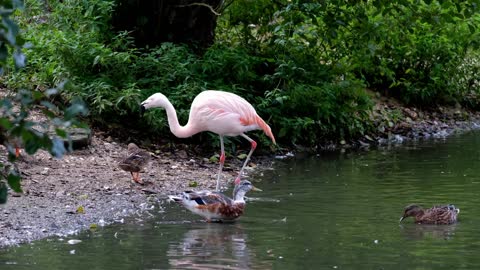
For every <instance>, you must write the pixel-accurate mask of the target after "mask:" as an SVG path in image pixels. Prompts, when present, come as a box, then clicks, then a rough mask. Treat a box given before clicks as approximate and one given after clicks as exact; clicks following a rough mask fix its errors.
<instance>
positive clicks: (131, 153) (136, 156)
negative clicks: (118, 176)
mask: <svg viewBox="0 0 480 270" xmlns="http://www.w3.org/2000/svg"><path fill="white" fill-rule="evenodd" d="M149 161H150V153H148V152H147V151H145V150H143V149H140V148H139V147H138V146H137V145H136V144H134V143H129V144H128V153H127V156H126V157H125V158H124V159H123V160H122V161H120V163H119V164H118V166H119V167H120V168H121V169H122V170H124V171H127V172H130V173H131V174H132V177H133V180H134V181H135V182H137V183H142V181H141V180H140V171H141V170H142V169H143V168H144V167H145V166H146V165H147V164H148V162H149Z"/></svg>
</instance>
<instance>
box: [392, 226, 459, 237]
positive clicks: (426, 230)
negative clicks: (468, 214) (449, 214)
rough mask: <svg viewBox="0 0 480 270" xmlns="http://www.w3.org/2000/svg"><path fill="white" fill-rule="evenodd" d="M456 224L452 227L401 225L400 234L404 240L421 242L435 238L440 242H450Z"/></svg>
mask: <svg viewBox="0 0 480 270" xmlns="http://www.w3.org/2000/svg"><path fill="white" fill-rule="evenodd" d="M457 226H458V225H457V224H452V225H428V224H408V225H404V224H401V225H400V228H401V232H402V234H403V235H404V236H405V238H406V239H409V240H423V239H425V238H435V239H440V240H452V239H453V237H454V236H455V229H456V228H457Z"/></svg>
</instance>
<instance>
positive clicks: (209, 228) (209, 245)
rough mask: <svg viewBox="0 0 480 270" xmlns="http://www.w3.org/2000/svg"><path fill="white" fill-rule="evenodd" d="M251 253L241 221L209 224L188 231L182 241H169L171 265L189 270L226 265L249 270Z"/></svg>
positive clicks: (168, 252)
mask: <svg viewBox="0 0 480 270" xmlns="http://www.w3.org/2000/svg"><path fill="white" fill-rule="evenodd" d="M251 256H252V254H251V252H250V250H249V249H248V245H247V234H246V233H245V232H244V230H243V229H242V228H241V224H211V223H206V224H204V225H203V226H202V227H200V228H194V229H191V230H189V231H187V232H186V233H185V234H184V235H183V238H182V239H181V241H179V242H176V243H170V245H169V248H168V251H167V257H168V258H169V263H170V265H171V266H173V267H175V268H178V267H180V268H186V269H193V268H195V269H224V268H225V267H226V266H227V265H228V266H229V267H228V268H229V269H248V268H250V266H251ZM205 258H213V260H212V261H208V260H205ZM214 260H216V263H215V261H214Z"/></svg>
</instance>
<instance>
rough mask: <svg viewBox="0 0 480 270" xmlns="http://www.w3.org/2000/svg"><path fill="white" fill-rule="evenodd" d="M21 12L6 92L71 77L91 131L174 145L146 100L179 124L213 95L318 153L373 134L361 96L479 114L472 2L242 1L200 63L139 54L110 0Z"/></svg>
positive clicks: (187, 54)
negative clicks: (159, 103) (98, 126)
mask: <svg viewBox="0 0 480 270" xmlns="http://www.w3.org/2000/svg"><path fill="white" fill-rule="evenodd" d="M27 3H28V5H27V9H26V13H25V15H20V16H19V19H20V21H21V25H22V27H23V28H25V37H26V40H27V41H28V42H29V43H30V44H31V47H30V48H29V49H28V50H27V51H26V54H27V56H28V58H29V64H28V66H27V67H26V69H25V70H24V72H22V73H14V74H9V76H8V77H7V82H8V85H9V86H11V87H15V88H19V87H24V86H28V85H32V84H34V85H36V87H37V88H39V89H48V88H49V87H51V85H55V84H56V83H58V82H59V81H61V80H62V79H63V78H69V83H68V84H67V88H66V91H64V92H63V94H62V95H63V97H64V98H65V99H66V100H67V101H68V100H70V99H71V98H72V97H73V96H77V95H79V96H81V97H83V98H84V99H85V100H86V102H87V104H88V105H89V106H90V109H91V112H92V120H94V121H104V119H108V121H109V122H115V121H117V122H119V123H123V124H128V123H135V124H136V126H135V128H142V127H143V128H145V127H147V126H148V131H150V132H151V133H154V132H155V133H158V132H161V134H163V135H162V136H165V135H166V134H169V135H170V132H169V130H168V126H167V122H166V117H165V113H164V112H163V111H160V110H158V111H154V112H150V113H149V114H147V116H146V117H145V118H143V119H140V118H139V117H138V115H139V113H138V104H139V103H140V101H141V100H143V99H144V98H146V97H147V96H149V95H151V94H152V93H155V92H163V93H164V94H165V95H167V96H168V97H169V98H170V99H171V101H172V103H173V104H174V105H175V107H176V108H177V111H178V114H179V119H180V121H181V122H183V123H185V122H186V121H187V118H188V111H189V108H190V104H191V101H192V99H193V98H194V97H195V96H196V95H197V94H198V93H199V92H200V91H202V90H205V89H220V90H225V91H230V92H235V93H237V94H239V95H241V96H243V97H245V98H246V99H247V100H248V101H250V102H251V103H252V104H253V105H254V107H255V108H257V111H258V113H259V114H260V115H261V116H262V117H263V118H265V119H266V120H267V122H268V123H269V124H270V125H271V126H272V129H273V130H274V132H275V133H276V134H278V136H277V137H278V138H279V141H280V142H286V143H290V142H292V141H293V142H294V143H297V144H306V145H310V146H313V145H316V144H318V143H321V142H322V141H325V140H337V141H338V140H342V139H349V138H355V137H357V136H359V135H361V134H363V133H365V132H368V131H369V130H370V129H371V128H372V123H371V119H370V118H369V117H368V115H369V111H370V110H371V108H372V102H371V100H370V98H369V96H368V95H367V93H366V91H365V88H366V87H368V88H371V89H374V90H377V91H382V92H385V93H388V94H392V95H394V96H396V97H398V98H400V99H401V100H403V101H404V102H407V103H413V104H418V105H424V106H428V105H433V104H436V103H450V102H461V103H462V104H465V105H468V106H472V107H474V106H477V105H476V104H478V102H477V101H476V97H477V96H478V94H477V93H478V81H477V79H476V78H475V75H474V74H476V70H478V64H475V63H476V62H475V61H469V58H468V55H470V56H474V57H477V59H478V48H477V46H478V40H480V39H478V31H477V29H478V25H479V15H478V12H476V9H475V6H474V5H473V4H472V3H471V2H469V1H460V2H458V1H413V0H405V1H397V2H391V1H381V0H376V1H354V2H345V1H340V0H329V1H317V2H312V1H300V0H295V1H275V2H272V1H267V0H259V1H250V0H238V1H234V2H232V3H230V5H229V6H226V7H224V9H223V10H222V16H221V17H219V20H218V28H217V31H216V35H217V38H216V44H214V45H213V46H212V47H210V48H209V49H208V50H206V51H205V52H204V53H203V54H202V55H197V54H195V53H193V52H192V51H191V50H190V49H189V48H188V47H187V46H184V45H174V44H169V43H164V44H163V45H161V46H159V47H157V48H150V49H140V48H135V47H134V45H133V44H134V42H133V40H131V38H129V35H128V33H125V32H120V33H114V32H112V31H111V30H110V29H111V28H110V16H111V14H112V10H114V9H115V2H114V1H113V0H111V1H104V0H84V1H81V2H78V1H74V0H64V1H51V2H50V6H49V7H44V6H42V5H43V4H42V2H40V1H33V0H29V1H27ZM46 10H51V11H46ZM459 67H461V68H459ZM451 74H458V76H457V75H455V76H451ZM203 138H209V137H203ZM261 138H262V139H263V137H261Z"/></svg>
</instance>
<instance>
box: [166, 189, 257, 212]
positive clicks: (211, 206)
mask: <svg viewBox="0 0 480 270" xmlns="http://www.w3.org/2000/svg"><path fill="white" fill-rule="evenodd" d="M250 190H257V191H259V189H258V188H256V187H254V186H253V185H252V184H251V183H250V182H249V181H246V180H243V181H241V182H240V184H238V185H236V186H235V189H234V192H233V199H231V198H229V197H227V196H225V195H223V194H222V193H220V192H216V191H208V190H207V191H185V192H183V194H182V195H181V196H174V195H171V196H169V198H170V200H172V201H176V202H179V203H181V204H182V205H183V206H184V207H185V208H187V209H188V210H190V211H191V212H193V213H195V214H198V215H201V216H203V217H204V218H206V219H207V221H232V220H235V219H237V218H239V217H240V216H241V215H243V213H244V211H245V201H244V195H245V193H247V192H248V191H250Z"/></svg>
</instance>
